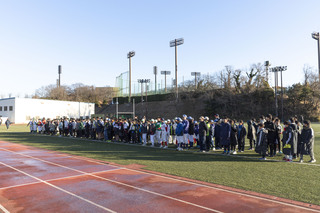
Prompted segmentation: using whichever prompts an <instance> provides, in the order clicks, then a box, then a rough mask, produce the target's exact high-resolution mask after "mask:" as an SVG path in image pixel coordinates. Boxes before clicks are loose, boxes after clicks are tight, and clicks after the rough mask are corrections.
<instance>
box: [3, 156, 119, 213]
mask: <svg viewBox="0 0 320 213" xmlns="http://www.w3.org/2000/svg"><path fill="white" fill-rule="evenodd" d="M0 164H2V165H4V166H6V167H9V168H11V169H13V170H15V171H18V172H20V173H22V174H24V175H26V176H29V177H31V178H34V179H36V180H38V181H40V182H41V183H44V184H47V185H49V186H51V187H53V188H55V189H58V190H60V191H62V192H64V193H67V194H69V195H72V196H74V197H76V198H78V199H80V200H83V201H85V202H87V203H90V204H92V205H94V206H96V207H99V208H101V209H103V210H106V211H108V212H112V213H115V211H112V210H111V209H108V208H106V207H104V206H101V205H99V204H97V203H94V202H92V201H90V200H88V199H85V198H83V197H81V196H78V195H76V194H74V193H72V192H69V191H67V190H64V189H62V188H60V187H58V186H55V185H53V184H51V183H48V182H47V181H44V180H41V179H40V178H37V177H35V176H33V175H30V174H28V173H26V172H24V171H21V170H19V169H17V168H15V167H12V166H10V165H7V164H5V163H2V162H0Z"/></svg>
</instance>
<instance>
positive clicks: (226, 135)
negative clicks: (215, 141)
mask: <svg viewBox="0 0 320 213" xmlns="http://www.w3.org/2000/svg"><path fill="white" fill-rule="evenodd" d="M230 134H231V126H230V124H229V123H228V119H223V122H222V123H221V129H220V141H221V145H222V146H223V148H224V151H223V154H228V155H229V154H230Z"/></svg>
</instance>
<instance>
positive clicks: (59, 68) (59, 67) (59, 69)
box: [58, 65, 61, 74]
mask: <svg viewBox="0 0 320 213" xmlns="http://www.w3.org/2000/svg"><path fill="white" fill-rule="evenodd" d="M58 74H61V65H59V66H58Z"/></svg>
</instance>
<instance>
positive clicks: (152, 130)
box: [149, 124, 156, 135]
mask: <svg viewBox="0 0 320 213" xmlns="http://www.w3.org/2000/svg"><path fill="white" fill-rule="evenodd" d="M155 132H156V125H155V124H150V125H149V135H154V134H155Z"/></svg>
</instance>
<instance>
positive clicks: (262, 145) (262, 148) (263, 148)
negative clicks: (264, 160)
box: [255, 129, 268, 155]
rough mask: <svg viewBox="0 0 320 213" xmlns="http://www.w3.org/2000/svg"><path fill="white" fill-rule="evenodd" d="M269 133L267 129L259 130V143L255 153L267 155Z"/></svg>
mask: <svg viewBox="0 0 320 213" xmlns="http://www.w3.org/2000/svg"><path fill="white" fill-rule="evenodd" d="M267 135H268V131H267V130H266V129H261V130H258V135H257V143H256V148H255V151H256V153H258V154H260V155H266V153H267V150H268V138H267Z"/></svg>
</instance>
